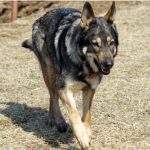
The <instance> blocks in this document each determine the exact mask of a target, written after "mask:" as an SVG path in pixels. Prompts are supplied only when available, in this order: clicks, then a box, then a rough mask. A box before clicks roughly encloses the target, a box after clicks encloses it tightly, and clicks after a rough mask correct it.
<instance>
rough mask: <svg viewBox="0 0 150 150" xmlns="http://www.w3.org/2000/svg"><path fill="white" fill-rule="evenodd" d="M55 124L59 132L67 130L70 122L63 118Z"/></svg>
mask: <svg viewBox="0 0 150 150" xmlns="http://www.w3.org/2000/svg"><path fill="white" fill-rule="evenodd" d="M55 125H56V128H57V130H58V131H59V132H66V131H67V129H68V124H67V123H66V121H65V120H64V119H63V118H61V119H59V120H57V121H56V123H55Z"/></svg>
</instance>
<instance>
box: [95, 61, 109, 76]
mask: <svg viewBox="0 0 150 150" xmlns="http://www.w3.org/2000/svg"><path fill="white" fill-rule="evenodd" d="M95 63H96V65H97V67H98V69H99V71H100V72H101V73H102V74H103V75H108V74H110V70H111V68H110V67H107V68H106V67H103V65H101V64H100V63H98V62H97V61H96V60H95Z"/></svg>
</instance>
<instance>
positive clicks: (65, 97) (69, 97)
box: [59, 88, 90, 149]
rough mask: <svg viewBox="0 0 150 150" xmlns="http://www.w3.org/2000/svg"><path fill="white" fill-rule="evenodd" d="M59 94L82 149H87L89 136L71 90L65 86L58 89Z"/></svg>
mask: <svg viewBox="0 0 150 150" xmlns="http://www.w3.org/2000/svg"><path fill="white" fill-rule="evenodd" d="M59 96H60V98H61V100H62V102H63V103H64V105H65V106H66V108H67V111H68V114H69V120H70V124H71V126H72V128H73V131H74V134H75V136H76V138H77V140H78V141H79V143H80V145H81V147H82V148H83V149H88V148H89V145H90V140H89V136H88V134H87V131H86V128H85V126H84V124H83V123H82V121H81V117H80V114H79V112H78V110H77V108H76V103H75V100H74V97H73V93H72V91H70V90H69V89H67V88H65V89H63V90H60V91H59Z"/></svg>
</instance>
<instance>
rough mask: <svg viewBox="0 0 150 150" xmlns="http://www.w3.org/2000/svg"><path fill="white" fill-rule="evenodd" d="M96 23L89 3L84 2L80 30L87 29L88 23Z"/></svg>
mask: <svg viewBox="0 0 150 150" xmlns="http://www.w3.org/2000/svg"><path fill="white" fill-rule="evenodd" d="M95 21H96V18H95V15H94V11H93V9H92V6H91V4H90V3H89V2H85V4H84V6H83V10H82V17H81V22H80V26H81V28H88V26H89V24H90V23H94V22H95Z"/></svg>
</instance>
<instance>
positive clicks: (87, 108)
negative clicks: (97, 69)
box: [82, 87, 95, 137]
mask: <svg viewBox="0 0 150 150" xmlns="http://www.w3.org/2000/svg"><path fill="white" fill-rule="evenodd" d="M94 93H95V90H93V89H91V88H89V87H86V88H85V89H83V93H82V94H83V115H82V121H83V123H84V125H85V127H86V129H87V132H88V134H89V136H90V137H91V135H92V133H91V105H92V99H93V96H94Z"/></svg>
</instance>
